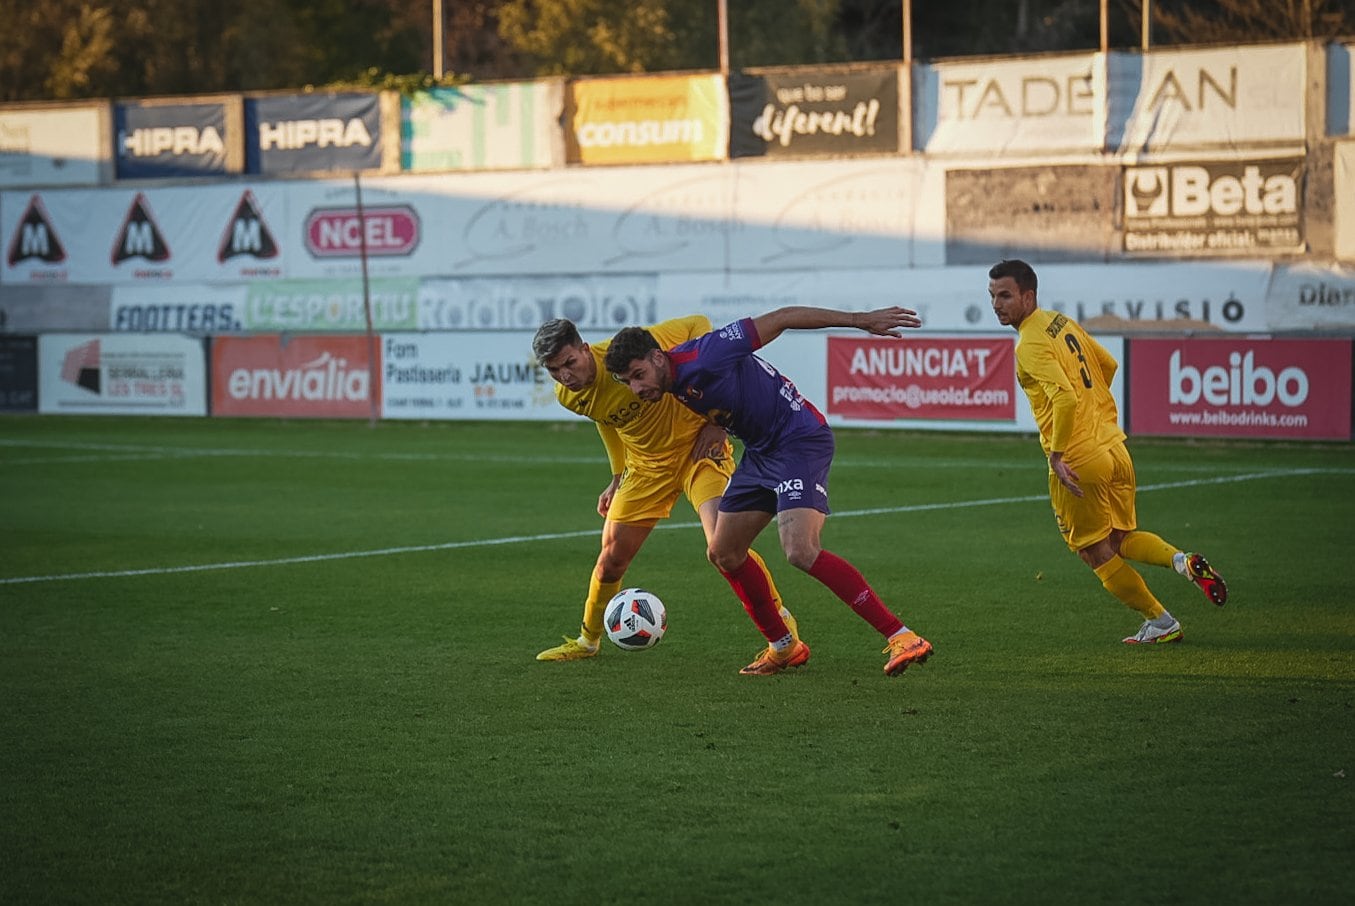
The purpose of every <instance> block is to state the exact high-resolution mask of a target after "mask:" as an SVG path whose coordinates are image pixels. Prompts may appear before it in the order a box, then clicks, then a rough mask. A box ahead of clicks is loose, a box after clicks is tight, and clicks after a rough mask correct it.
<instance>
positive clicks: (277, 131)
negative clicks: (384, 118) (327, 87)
mask: <svg viewBox="0 0 1355 906" xmlns="http://www.w3.org/2000/svg"><path fill="white" fill-rule="evenodd" d="M381 147H382V146H381V99H380V96H379V95H377V94H374V93H353V94H298V95H288V96H284V97H266V98H247V99H246V100H245V167H246V170H247V171H248V172H250V173H263V174H267V175H269V176H277V175H284V176H285V175H289V174H294V173H329V172H334V171H353V170H377V169H380V167H381Z"/></svg>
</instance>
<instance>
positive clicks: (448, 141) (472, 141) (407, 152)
mask: <svg viewBox="0 0 1355 906" xmlns="http://www.w3.org/2000/svg"><path fill="white" fill-rule="evenodd" d="M563 108H564V83H563V82H562V81H559V80H556V81H542V82H502V83H496V84H492V85H462V86H459V87H456V88H434V89H431V90H429V91H416V92H414V93H413V94H409V95H404V96H402V97H401V100H400V122H401V134H400V168H401V169H402V170H408V171H413V172H418V171H420V170H532V169H546V168H548V167H557V166H561V165H562V164H563V163H564V132H563V130H562V129H561V128H560V113H561V111H562V110H563Z"/></svg>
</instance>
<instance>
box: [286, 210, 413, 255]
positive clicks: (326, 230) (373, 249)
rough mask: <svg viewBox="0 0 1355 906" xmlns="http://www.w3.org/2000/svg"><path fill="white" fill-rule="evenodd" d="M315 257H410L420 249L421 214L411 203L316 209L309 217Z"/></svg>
mask: <svg viewBox="0 0 1355 906" xmlns="http://www.w3.org/2000/svg"><path fill="white" fill-rule="evenodd" d="M305 231H306V250H307V251H308V252H310V254H311V257H313V258H357V257H360V256H362V255H363V254H366V255H367V256H368V257H372V258H377V257H407V256H409V255H411V254H413V252H414V250H415V249H416V248H418V247H419V238H420V225H419V215H418V212H417V211H415V210H414V208H413V207H412V206H410V205H407V204H402V205H377V206H373V207H364V208H363V209H362V211H361V213H359V211H358V209H357V208H356V207H342V208H315V209H314V210H312V211H311V212H310V214H308V215H307V216H306V223H305Z"/></svg>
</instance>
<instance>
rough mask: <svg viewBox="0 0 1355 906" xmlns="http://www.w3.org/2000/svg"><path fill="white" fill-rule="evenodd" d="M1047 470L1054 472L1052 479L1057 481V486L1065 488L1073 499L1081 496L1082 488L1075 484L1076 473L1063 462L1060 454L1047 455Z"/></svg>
mask: <svg viewBox="0 0 1355 906" xmlns="http://www.w3.org/2000/svg"><path fill="white" fill-rule="evenodd" d="M1049 468H1051V469H1053V470H1054V477H1055V478H1057V479H1058V480H1059V484H1061V485H1063V486H1064V487H1065V488H1067V489H1068V491H1069V492H1070V493H1071V494H1072V495H1073V496H1074V497H1081V496H1082V488H1080V487H1078V484H1077V473H1076V472H1074V471H1073V467H1072V466H1070V465H1068V463H1066V462H1064V461H1063V454H1062V453H1050V454H1049Z"/></svg>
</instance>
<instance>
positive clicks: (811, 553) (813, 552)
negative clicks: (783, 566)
mask: <svg viewBox="0 0 1355 906" xmlns="http://www.w3.org/2000/svg"><path fill="white" fill-rule="evenodd" d="M820 550H821V548H819V546H818V545H815V544H791V545H788V546H787V547H786V561H787V562H788V563H790V565H791V566H793V567H795V568H796V569H798V570H801V571H803V572H809V570H810V568H811V567H812V566H813V565H814V561H815V560H817V559H818V558H819V551H820Z"/></svg>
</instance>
